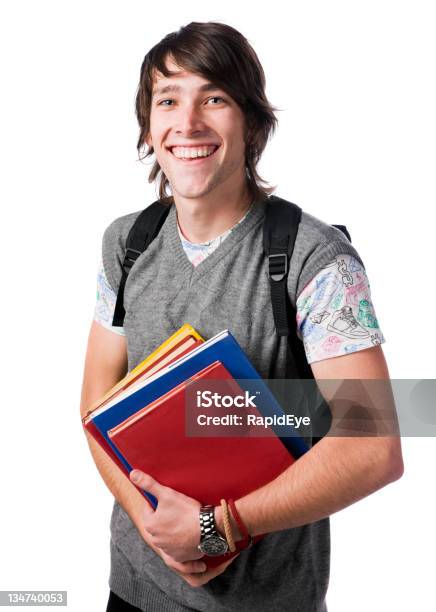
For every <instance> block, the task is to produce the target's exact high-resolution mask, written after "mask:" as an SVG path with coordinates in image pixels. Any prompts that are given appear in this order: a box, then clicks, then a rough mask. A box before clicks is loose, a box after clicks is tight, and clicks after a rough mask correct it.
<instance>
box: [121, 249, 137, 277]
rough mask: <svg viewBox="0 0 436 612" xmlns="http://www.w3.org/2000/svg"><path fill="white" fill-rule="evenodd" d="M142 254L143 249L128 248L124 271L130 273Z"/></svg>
mask: <svg viewBox="0 0 436 612" xmlns="http://www.w3.org/2000/svg"><path fill="white" fill-rule="evenodd" d="M140 255H141V251H136V250H135V249H127V250H126V254H125V255H124V261H123V268H124V271H125V272H127V273H129V272H130V269H131V268H132V266H133V264H134V263H135V261H136V260H137V259H138V257H139V256H140Z"/></svg>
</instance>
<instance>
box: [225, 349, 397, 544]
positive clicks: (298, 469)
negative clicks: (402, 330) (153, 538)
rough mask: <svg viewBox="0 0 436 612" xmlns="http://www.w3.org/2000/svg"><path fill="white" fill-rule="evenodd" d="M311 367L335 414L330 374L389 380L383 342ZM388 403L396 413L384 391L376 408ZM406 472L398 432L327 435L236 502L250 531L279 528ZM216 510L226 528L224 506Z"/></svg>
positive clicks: (327, 511)
mask: <svg viewBox="0 0 436 612" xmlns="http://www.w3.org/2000/svg"><path fill="white" fill-rule="evenodd" d="M311 367H312V371H313V373H314V376H315V378H316V379H317V382H318V386H319V388H320V391H321V393H322V394H323V396H324V397H325V399H326V401H328V402H329V403H330V408H331V410H332V414H333V418H335V416H336V415H337V409H336V407H335V403H334V401H332V400H333V399H334V398H333V397H332V395H331V393H330V392H329V389H330V388H331V385H328V384H327V379H336V380H344V379H361V380H363V379H381V380H385V381H388V379H389V372H388V368H387V365H386V361H385V358H384V355H383V351H382V348H381V347H380V346H375V347H372V348H369V349H365V350H361V351H357V352H355V353H352V354H349V355H342V356H340V357H333V358H331V359H325V360H323V361H318V362H314V363H312V365H311ZM323 379H325V382H324V383H323ZM387 386H388V385H387V384H386V386H384V388H386V387H387ZM388 401H391V402H392V404H391V406H390V407H387V406H386V402H388ZM387 408H390V410H391V411H392V410H393V411H394V412H395V408H394V404H393V399H392V397H391V398H389V394H383V404H382V405H380V402H379V404H378V405H377V400H376V401H375V409H374V410H375V411H376V410H377V409H378V410H381V409H383V410H386V409H387ZM376 416H377V415H376V414H374V418H376ZM402 473H403V461H402V455H401V443H400V438H399V437H398V436H395V435H390V436H386V437H362V436H357V437H343V436H341V437H339V436H338V437H325V438H323V439H322V440H321V441H320V442H319V443H318V444H316V445H315V446H314V447H313V448H312V449H311V450H310V451H309V452H308V453H306V454H305V455H304V456H303V457H301V458H300V459H299V460H298V461H297V462H295V464H294V465H292V466H291V467H290V468H288V469H287V470H285V472H283V473H282V474H280V476H278V477H277V478H276V479H275V480H273V481H272V482H270V483H268V484H267V485H265V486H264V487H262V488H260V489H258V490H256V491H254V492H252V493H250V494H248V495H246V496H245V497H243V498H240V499H239V500H237V504H236V505H237V507H238V510H239V512H240V514H241V517H242V519H243V520H244V522H245V523H246V525H247V527H248V531H249V532H250V534H251V535H257V534H261V533H267V532H270V531H280V530H282V529H288V528H292V527H297V526H299V525H304V524H307V523H311V522H313V521H317V520H320V519H322V518H325V517H327V516H329V515H331V514H333V513H334V512H337V511H339V510H342V509H343V508H346V507H347V506H349V505H350V504H352V503H354V502H356V501H358V500H359V499H362V498H364V497H366V496H367V495H370V494H371V493H373V492H374V491H377V490H378V489H380V488H382V487H384V486H385V485H387V484H389V483H390V482H393V481H395V480H397V479H398V478H400V477H401V475H402ZM216 513H217V521H218V524H219V526H220V527H222V525H221V513H220V509H219V508H217V509H216Z"/></svg>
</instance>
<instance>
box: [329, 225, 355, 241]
mask: <svg viewBox="0 0 436 612" xmlns="http://www.w3.org/2000/svg"><path fill="white" fill-rule="evenodd" d="M333 227H337V228H338V229H339V230H341V232H342V233H343V234H345V236H346V237H347V238H348V240H349V241H350V242H351V236H350V232H349V231H348V230H347V228H346V227H345V225H334V224H333Z"/></svg>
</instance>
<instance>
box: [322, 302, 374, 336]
mask: <svg viewBox="0 0 436 612" xmlns="http://www.w3.org/2000/svg"><path fill="white" fill-rule="evenodd" d="M327 329H328V330H329V331H331V332H335V334H340V335H341V336H345V337H346V338H351V339H353V340H360V339H362V338H368V337H369V332H367V331H366V329H363V327H362V326H361V325H359V323H358V322H357V321H356V319H355V317H354V314H353V311H352V309H351V306H343V307H342V308H340V309H339V310H336V312H334V313H333V316H332V317H331V319H330V322H329V323H328V325H327Z"/></svg>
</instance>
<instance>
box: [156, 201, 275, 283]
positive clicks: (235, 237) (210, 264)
mask: <svg viewBox="0 0 436 612" xmlns="http://www.w3.org/2000/svg"><path fill="white" fill-rule="evenodd" d="M265 205H266V203H265V201H264V200H263V199H260V200H256V201H255V202H254V203H253V205H252V207H251V209H250V210H249V211H248V213H247V215H246V217H245V218H243V219H242V221H241V222H240V223H238V224H236V226H234V227H233V229H232V231H231V232H230V234H229V236H227V237H226V239H225V240H223V242H222V243H221V244H220V245H219V246H218V247H217V248H216V249H215V250H214V251H213V252H212V253H211V254H210V255H208V256H207V257H206V258H205V259H204V260H203V261H201V262H200V263H199V264H197V266H194V265H193V264H192V263H191V261H190V260H189V258H188V256H187V255H186V253H185V250H184V248H183V245H182V241H181V239H180V236H179V232H178V228H177V210H176V206H175V204H174V203H173V204H172V205H171V209H170V212H169V213H168V217H167V220H166V222H165V230H166V231H165V235H166V236H165V237H166V239H167V244H166V248H169V249H170V251H171V253H172V255H173V257H174V259H175V260H176V261H175V263H176V264H177V266H178V269H179V271H180V273H181V274H182V275H183V279H184V281H185V282H187V283H188V284H191V283H192V282H195V281H196V280H197V279H199V278H201V277H202V276H204V275H205V274H207V273H208V272H210V270H211V269H212V268H214V267H215V266H216V264H217V263H218V262H219V261H220V260H221V259H222V258H223V257H226V255H227V254H228V253H229V252H230V251H231V250H233V249H234V248H235V247H236V245H237V244H238V243H239V242H240V240H242V239H243V238H244V236H245V235H246V234H248V232H249V231H250V230H252V229H253V228H254V227H255V226H256V225H257V224H258V223H259V222H260V220H261V219H263V216H264V212H265Z"/></svg>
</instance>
